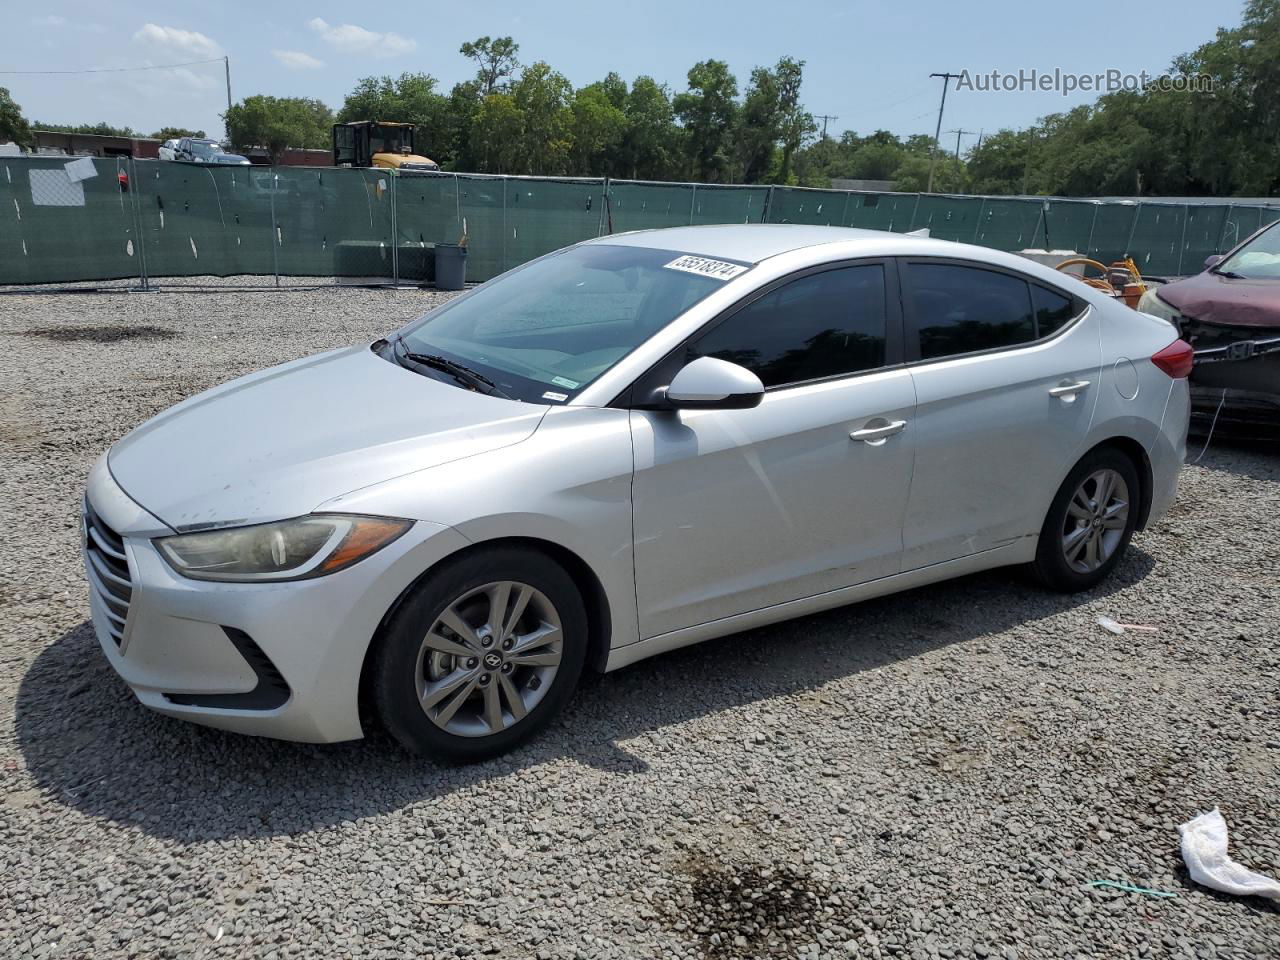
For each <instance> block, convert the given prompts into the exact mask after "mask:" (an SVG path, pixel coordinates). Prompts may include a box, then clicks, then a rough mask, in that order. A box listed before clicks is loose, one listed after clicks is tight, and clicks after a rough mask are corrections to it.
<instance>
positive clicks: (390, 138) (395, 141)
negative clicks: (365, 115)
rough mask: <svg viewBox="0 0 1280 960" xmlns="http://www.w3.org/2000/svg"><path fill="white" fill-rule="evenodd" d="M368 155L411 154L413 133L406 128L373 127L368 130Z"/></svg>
mask: <svg viewBox="0 0 1280 960" xmlns="http://www.w3.org/2000/svg"><path fill="white" fill-rule="evenodd" d="M369 152H370V153H406V152H410V153H411V152H413V131H412V130H410V129H409V128H408V127H373V128H371V129H370V130H369Z"/></svg>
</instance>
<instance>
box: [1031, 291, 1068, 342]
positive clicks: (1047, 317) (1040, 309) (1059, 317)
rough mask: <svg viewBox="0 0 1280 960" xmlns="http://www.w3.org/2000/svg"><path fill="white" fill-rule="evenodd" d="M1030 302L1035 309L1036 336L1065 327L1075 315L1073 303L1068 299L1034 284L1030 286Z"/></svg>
mask: <svg viewBox="0 0 1280 960" xmlns="http://www.w3.org/2000/svg"><path fill="white" fill-rule="evenodd" d="M1031 302H1032V303H1033V304H1034V305H1035V308H1036V334H1037V335H1038V336H1041V337H1047V336H1048V335H1049V334H1051V333H1053V331H1055V330H1058V329H1060V328H1061V327H1063V326H1065V325H1066V323H1067V321H1068V320H1070V319H1071V318H1072V317H1074V316H1075V315H1076V305H1075V301H1073V300H1072V299H1071V298H1070V297H1066V296H1063V295H1062V294H1060V293H1055V292H1054V291H1052V290H1049V289H1048V288H1046V287H1040V286H1036V285H1035V284H1034V283H1033V284H1032V285H1031Z"/></svg>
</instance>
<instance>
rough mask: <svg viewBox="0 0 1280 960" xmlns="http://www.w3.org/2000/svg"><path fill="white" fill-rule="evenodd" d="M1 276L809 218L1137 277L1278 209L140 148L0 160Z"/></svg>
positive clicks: (133, 282) (231, 268)
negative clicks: (1036, 254) (485, 170)
mask: <svg viewBox="0 0 1280 960" xmlns="http://www.w3.org/2000/svg"><path fill="white" fill-rule="evenodd" d="M0 167H2V171H0V284H4V285H10V286H15V285H16V286H19V287H28V286H35V285H50V284H53V285H62V286H68V285H84V284H90V285H93V286H101V285H104V284H113V283H114V284H116V285H124V286H129V287H137V288H141V289H151V288H154V287H156V286H157V285H161V284H162V285H164V286H181V285H194V286H200V285H202V284H208V283H209V281H208V280H207V279H206V278H210V277H220V278H225V277H239V278H249V279H247V280H242V281H241V282H248V283H258V284H259V285H261V286H263V287H275V286H279V285H281V283H282V282H289V283H291V284H297V283H299V282H304V283H325V284H332V283H352V282H354V283H364V284H400V283H412V284H417V283H426V282H429V281H430V280H431V279H432V264H433V255H432V250H433V248H434V247H435V246H436V245H437V244H441V243H458V242H460V241H462V240H463V239H464V238H465V239H466V242H467V244H468V265H467V273H468V279H470V280H487V279H489V278H490V277H493V276H497V275H498V274H499V273H502V272H504V271H506V270H509V269H511V268H512V267H515V266H518V265H519V264H521V263H524V262H526V261H528V260H531V259H533V258H534V257H537V256H541V255H542V254H544V253H547V252H550V251H552V250H556V249H558V248H560V247H563V246H566V245H568V244H571V243H576V242H578V241H580V240H585V239H588V238H591V237H597V236H604V235H608V234H611V233H619V232H623V231H628V230H644V229H652V228H658V227H671V226H684V225H688V224H711V223H806V224H830V225H834V226H845V227H862V228H868V229H872V230H888V231H894V232H898V233H904V232H907V231H911V230H920V229H924V228H927V229H928V230H929V231H930V234H931V235H932V236H934V237H938V238H941V239H944V240H955V241H961V242H965V243H976V244H980V245H983V246H988V247H994V248H996V249H1000V250H1021V249H1024V248H1028V247H1038V248H1046V249H1069V250H1075V251H1077V252H1079V253H1081V254H1084V255H1086V256H1089V257H1093V258H1094V259H1097V260H1102V261H1104V262H1110V261H1111V260H1114V259H1118V258H1120V257H1122V256H1125V255H1130V256H1133V258H1134V259H1135V261H1136V262H1137V263H1138V266H1139V267H1140V268H1141V269H1142V271H1143V272H1144V273H1147V274H1151V275H1157V276H1178V275H1183V274H1186V273H1192V272H1195V271H1197V270H1199V269H1200V268H1201V266H1202V265H1203V262H1204V258H1205V257H1207V256H1209V255H1210V254H1212V253H1219V252H1222V251H1224V250H1226V249H1228V248H1229V247H1231V246H1233V245H1234V244H1235V243H1236V242H1237V241H1239V240H1241V239H1243V238H1244V237H1246V236H1248V235H1249V234H1250V233H1252V232H1253V231H1255V230H1257V229H1258V228H1259V227H1260V226H1263V225H1266V224H1268V223H1271V222H1272V221H1274V220H1275V219H1277V218H1280V209H1276V208H1272V207H1267V206H1253V205H1235V204H1230V203H1223V204H1200V205H1183V204H1175V203H1155V202H1152V203H1144V202H1119V201H1092V200H1067V199H1043V198H1035V197H971V196H942V195H936V194H915V193H869V192H856V191H842V190H817V189H808V188H802V187H781V186H725V185H713V184H692V183H654V182H645V181H629V180H611V179H607V178H553V177H513V176H489V175H482V174H461V173H459V174H450V173H411V174H410V173H405V174H398V173H394V172H392V171H389V170H380V169H369V170H359V169H345V168H314V167H258V166H227V167H219V166H213V165H202V164H187V163H175V162H171V161H162V160H137V159H134V158H130V157H120V158H105V159H102V158H94V157H81V158H76V159H66V158H58V157H5V158H2V159H0Z"/></svg>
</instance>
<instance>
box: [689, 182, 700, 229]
mask: <svg viewBox="0 0 1280 960" xmlns="http://www.w3.org/2000/svg"><path fill="white" fill-rule="evenodd" d="M697 202H698V185H697V184H696V183H695V184H694V185H693V190H692V192H691V193H690V194H689V226H693V211H694V207H695V205H696V204H697Z"/></svg>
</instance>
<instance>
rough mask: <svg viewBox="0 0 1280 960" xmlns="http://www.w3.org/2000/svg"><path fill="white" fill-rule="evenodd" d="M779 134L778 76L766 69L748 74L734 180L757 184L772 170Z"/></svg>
mask: <svg viewBox="0 0 1280 960" xmlns="http://www.w3.org/2000/svg"><path fill="white" fill-rule="evenodd" d="M781 134H782V104H781V100H780V90H779V86H778V77H777V75H776V74H775V73H774V72H773V71H772V70H768V69H766V68H765V67H756V68H755V69H754V70H752V71H751V82H750V84H749V85H748V87H747V93H746V96H744V97H743V101H742V110H741V112H740V114H739V118H738V129H737V136H736V137H735V142H736V144H737V154H738V156H737V167H736V169H735V170H734V173H735V174H736V177H735V179H741V180H742V182H743V183H760V182H761V181H763V180H764V179H765V178H766V177H767V176H768V174H769V171H770V169H771V168H772V167H773V165H774V163H773V155H774V152H775V151H776V150H777V146H778V138H779V137H780V136H781Z"/></svg>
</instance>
